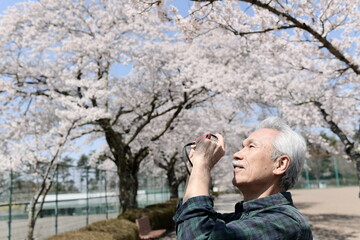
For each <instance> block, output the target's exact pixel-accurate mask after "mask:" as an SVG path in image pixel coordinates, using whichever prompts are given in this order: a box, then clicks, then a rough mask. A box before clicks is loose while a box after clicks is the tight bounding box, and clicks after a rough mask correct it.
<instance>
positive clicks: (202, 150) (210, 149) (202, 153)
mask: <svg viewBox="0 0 360 240" xmlns="http://www.w3.org/2000/svg"><path fill="white" fill-rule="evenodd" d="M216 137H217V141H214V140H209V139H207V138H198V140H197V141H196V142H195V143H196V145H195V147H194V148H193V149H192V151H191V153H190V160H191V162H192V163H193V165H194V167H195V166H196V165H199V167H206V168H208V169H209V170H211V169H212V168H213V167H214V166H215V164H216V163H217V162H218V161H219V160H220V159H221V158H222V157H223V156H224V154H225V143H224V138H223V137H222V136H221V135H220V134H217V135H216Z"/></svg>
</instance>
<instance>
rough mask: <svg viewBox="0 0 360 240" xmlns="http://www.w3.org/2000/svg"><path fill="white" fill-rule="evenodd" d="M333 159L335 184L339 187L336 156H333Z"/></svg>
mask: <svg viewBox="0 0 360 240" xmlns="http://www.w3.org/2000/svg"><path fill="white" fill-rule="evenodd" d="M333 161H334V171H335V178H336V186H337V187H340V182H339V170H338V167H337V158H336V157H333Z"/></svg>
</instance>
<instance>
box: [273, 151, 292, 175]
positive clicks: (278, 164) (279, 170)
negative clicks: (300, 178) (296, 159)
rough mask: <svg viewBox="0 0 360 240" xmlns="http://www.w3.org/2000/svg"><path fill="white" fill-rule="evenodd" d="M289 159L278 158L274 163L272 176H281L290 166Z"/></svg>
mask: <svg viewBox="0 0 360 240" xmlns="http://www.w3.org/2000/svg"><path fill="white" fill-rule="evenodd" d="M290 161H291V160H290V157H289V156H288V155H282V156H280V157H278V158H277V159H276V160H275V162H274V169H273V173H274V175H283V174H284V173H285V172H286V170H287V169H288V168H289V166H290Z"/></svg>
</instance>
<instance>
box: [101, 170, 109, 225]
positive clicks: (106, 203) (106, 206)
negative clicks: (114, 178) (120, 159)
mask: <svg viewBox="0 0 360 240" xmlns="http://www.w3.org/2000/svg"><path fill="white" fill-rule="evenodd" d="M102 172H104V173H105V174H104V176H103V177H104V180H105V213H106V220H108V219H109V214H108V212H109V206H108V199H107V179H106V171H102Z"/></svg>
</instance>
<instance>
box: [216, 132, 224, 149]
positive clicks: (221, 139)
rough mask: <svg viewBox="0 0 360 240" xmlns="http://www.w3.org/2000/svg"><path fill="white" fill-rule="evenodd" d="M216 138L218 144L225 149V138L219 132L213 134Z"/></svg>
mask: <svg viewBox="0 0 360 240" xmlns="http://www.w3.org/2000/svg"><path fill="white" fill-rule="evenodd" d="M215 135H216V137H217V138H218V144H219V145H220V146H221V147H222V148H223V149H224V150H225V140H224V138H223V136H221V135H220V134H219V133H217V134H215Z"/></svg>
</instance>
